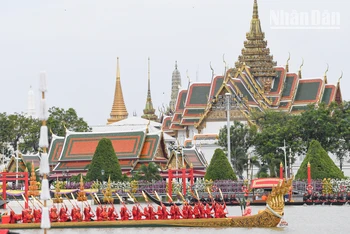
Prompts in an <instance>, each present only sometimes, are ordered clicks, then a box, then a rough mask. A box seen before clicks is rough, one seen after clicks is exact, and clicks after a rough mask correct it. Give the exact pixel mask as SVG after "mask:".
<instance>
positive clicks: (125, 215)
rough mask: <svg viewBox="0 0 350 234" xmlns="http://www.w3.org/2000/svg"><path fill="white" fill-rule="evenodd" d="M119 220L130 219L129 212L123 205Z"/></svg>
mask: <svg viewBox="0 0 350 234" xmlns="http://www.w3.org/2000/svg"><path fill="white" fill-rule="evenodd" d="M120 218H121V219H122V220H129V218H130V214H129V211H128V209H127V208H126V206H125V205H124V206H122V207H121V208H120Z"/></svg>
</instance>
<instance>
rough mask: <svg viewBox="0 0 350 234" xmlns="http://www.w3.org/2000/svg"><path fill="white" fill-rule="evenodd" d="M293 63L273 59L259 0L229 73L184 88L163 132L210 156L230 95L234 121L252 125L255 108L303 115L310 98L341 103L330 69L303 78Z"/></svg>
mask: <svg viewBox="0 0 350 234" xmlns="http://www.w3.org/2000/svg"><path fill="white" fill-rule="evenodd" d="M288 62H289V59H288V61H287V64H286V65H285V66H277V65H276V62H275V61H273V56H272V55H271V53H270V49H269V48H268V47H267V41H266V40H265V34H264V32H263V31H262V27H261V23H260V19H259V13H258V4H257V1H256V0H255V1H254V6H253V17H252V19H251V22H250V30H249V32H248V33H246V41H245V42H244V47H243V49H242V52H241V55H240V56H238V61H237V62H236V63H235V67H233V68H228V67H226V63H225V72H224V75H222V76H213V77H212V81H211V82H192V83H190V84H189V86H188V88H187V89H181V90H179V92H178V95H177V99H176V103H175V106H174V114H173V115H172V116H166V117H164V119H163V123H162V129H163V131H164V132H166V133H168V134H171V135H173V136H175V137H176V138H177V140H178V141H179V144H180V145H184V146H188V147H190V146H193V145H197V146H199V145H200V146H201V147H203V148H202V150H203V152H204V154H205V155H210V156H211V155H212V154H213V151H214V149H215V148H216V147H217V144H216V142H217V138H218V133H219V130H220V128H221V127H223V126H224V125H226V123H227V102H226V101H227V94H228V95H229V99H228V100H229V101H230V102H229V109H230V111H229V115H230V121H234V120H236V121H241V122H245V123H248V124H254V119H252V117H251V116H252V113H254V112H255V111H257V112H263V111H265V110H276V111H278V110H280V111H285V112H289V113H292V114H298V113H300V112H302V111H303V110H305V109H306V107H307V105H308V104H310V103H315V104H318V103H320V102H324V103H326V104H330V103H331V102H337V103H340V102H342V95H341V90H340V79H339V80H338V82H337V84H335V85H334V84H329V83H328V82H327V73H325V74H324V76H323V77H322V76H320V77H316V78H304V77H302V71H301V67H302V66H301V67H300V69H299V71H298V72H297V73H295V72H290V71H289V65H288ZM206 147H208V148H207V150H206V149H205V148H206Z"/></svg>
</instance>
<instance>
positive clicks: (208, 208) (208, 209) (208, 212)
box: [205, 204, 212, 218]
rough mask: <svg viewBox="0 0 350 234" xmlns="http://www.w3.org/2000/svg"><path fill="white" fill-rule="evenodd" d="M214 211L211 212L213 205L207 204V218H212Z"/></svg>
mask: <svg viewBox="0 0 350 234" xmlns="http://www.w3.org/2000/svg"><path fill="white" fill-rule="evenodd" d="M211 215H212V213H211V207H210V206H209V204H206V205H205V217H206V218H212V216H211Z"/></svg>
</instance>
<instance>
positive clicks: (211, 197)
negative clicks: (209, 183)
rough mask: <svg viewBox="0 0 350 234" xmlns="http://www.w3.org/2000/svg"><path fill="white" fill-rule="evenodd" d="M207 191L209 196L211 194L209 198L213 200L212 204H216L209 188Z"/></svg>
mask: <svg viewBox="0 0 350 234" xmlns="http://www.w3.org/2000/svg"><path fill="white" fill-rule="evenodd" d="M207 191H208V194H209V197H210V200H211V204H214V198H213V196H212V195H211V192H210V189H209V187H207Z"/></svg>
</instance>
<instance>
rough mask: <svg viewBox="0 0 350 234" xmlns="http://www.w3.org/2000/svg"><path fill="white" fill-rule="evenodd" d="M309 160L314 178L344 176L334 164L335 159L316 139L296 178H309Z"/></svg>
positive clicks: (339, 177) (340, 177)
mask: <svg viewBox="0 0 350 234" xmlns="http://www.w3.org/2000/svg"><path fill="white" fill-rule="evenodd" d="M308 162H310V165H311V178H312V179H324V178H334V179H336V178H337V179H343V178H344V175H343V173H342V171H341V170H340V169H339V168H338V167H337V166H336V165H335V164H334V162H333V160H332V159H331V158H330V157H329V156H328V154H327V152H326V151H325V150H324V149H323V148H322V146H321V144H320V143H319V142H318V141H316V140H313V141H311V143H310V146H309V149H308V152H307V154H306V157H305V159H304V161H303V162H302V164H301V165H300V168H299V170H298V172H297V174H296V175H295V178H296V179H307V164H308Z"/></svg>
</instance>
